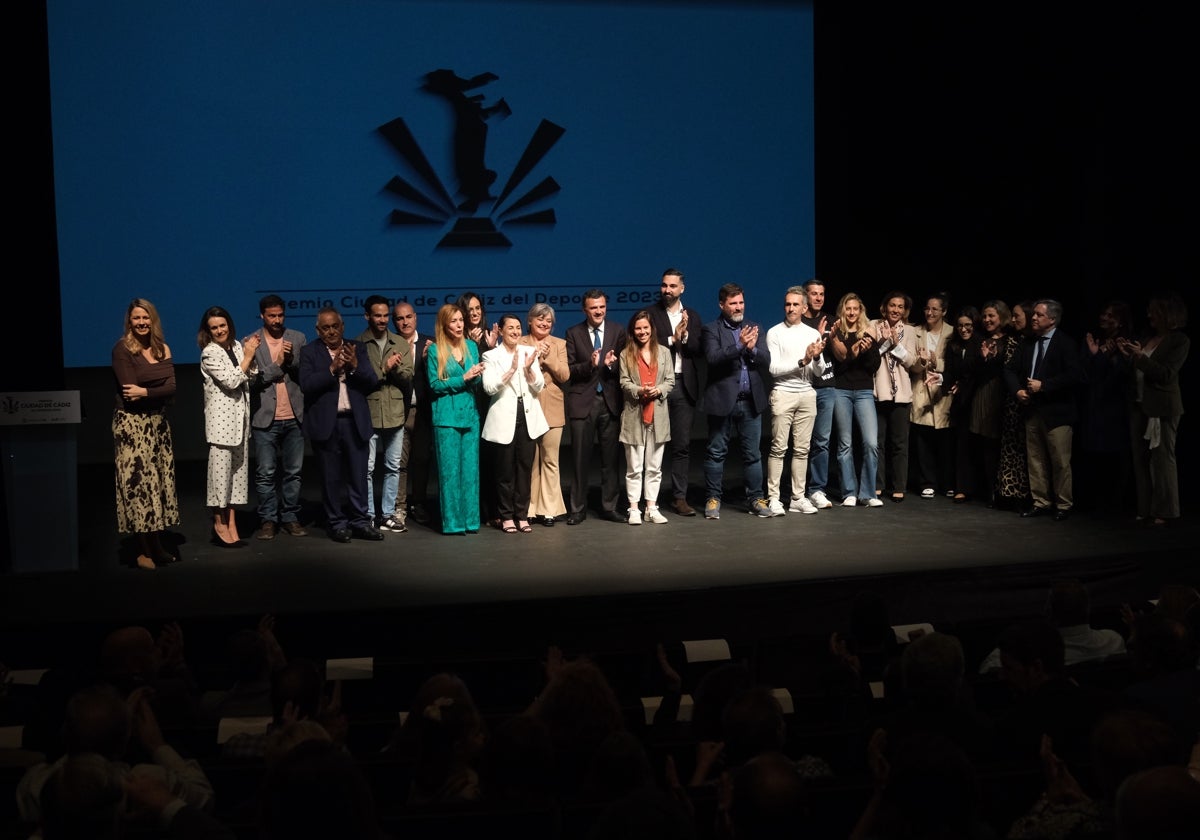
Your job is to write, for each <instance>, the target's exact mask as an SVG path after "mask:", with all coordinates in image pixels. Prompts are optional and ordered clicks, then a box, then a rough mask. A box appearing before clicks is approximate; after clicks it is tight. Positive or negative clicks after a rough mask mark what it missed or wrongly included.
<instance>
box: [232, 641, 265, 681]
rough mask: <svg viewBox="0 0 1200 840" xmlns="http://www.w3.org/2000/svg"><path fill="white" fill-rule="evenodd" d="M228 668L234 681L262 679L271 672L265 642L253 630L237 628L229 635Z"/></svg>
mask: <svg viewBox="0 0 1200 840" xmlns="http://www.w3.org/2000/svg"><path fill="white" fill-rule="evenodd" d="M227 649H228V651H229V659H228V663H229V670H230V675H231V676H232V677H233V679H234V681H235V682H239V683H248V682H254V681H256V680H264V679H266V678H267V677H268V676H269V675H270V673H271V667H270V658H269V657H268V655H267V644H266V642H265V641H263V637H262V636H261V635H259V634H258V633H257V632H255V631H254V630H238V631H237V632H236V633H234V634H233V635H231V636H230V637H229V641H228V644H227Z"/></svg>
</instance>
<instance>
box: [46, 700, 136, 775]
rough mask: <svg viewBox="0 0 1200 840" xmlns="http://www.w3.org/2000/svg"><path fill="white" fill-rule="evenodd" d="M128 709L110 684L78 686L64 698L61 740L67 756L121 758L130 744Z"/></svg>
mask: <svg viewBox="0 0 1200 840" xmlns="http://www.w3.org/2000/svg"><path fill="white" fill-rule="evenodd" d="M130 726H131V722H130V714H129V708H128V706H126V704H125V701H124V700H122V699H121V695H120V694H118V693H117V690H116V689H115V688H114V687H112V686H111V685H94V686H89V687H88V688H84V689H81V690H79V691H77V692H75V694H74V695H72V697H71V699H70V700H68V701H67V710H66V717H65V719H64V721H63V741H64V746H65V747H66V750H67V754H68V755H78V754H80V753H96V754H98V755H101V756H103V757H105V758H107V759H117V758H120V757H121V756H122V755H123V754H124V753H125V749H126V747H128V745H129V736H130Z"/></svg>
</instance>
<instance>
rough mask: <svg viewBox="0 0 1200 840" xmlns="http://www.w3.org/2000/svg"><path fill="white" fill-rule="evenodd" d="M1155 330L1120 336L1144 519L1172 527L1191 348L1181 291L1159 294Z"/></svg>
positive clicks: (1152, 311)
mask: <svg viewBox="0 0 1200 840" xmlns="http://www.w3.org/2000/svg"><path fill="white" fill-rule="evenodd" d="M1147 315H1148V317H1149V318H1150V329H1151V331H1152V332H1151V334H1150V336H1149V337H1148V338H1147V339H1146V340H1145V341H1144V342H1137V341H1129V340H1128V339H1122V338H1118V339H1117V349H1118V350H1119V351H1120V353H1121V355H1123V356H1124V357H1125V358H1126V359H1127V360H1128V363H1129V364H1130V366H1131V368H1132V376H1131V377H1130V379H1129V396H1130V402H1131V406H1130V411H1129V430H1130V437H1131V441H1132V444H1133V475H1134V481H1135V486H1136V487H1137V506H1138V510H1137V516H1138V519H1139V520H1141V521H1143V522H1146V523H1148V524H1151V525H1166V524H1167V523H1169V522H1174V521H1175V520H1177V519H1178V518H1179V476H1178V472H1177V469H1176V464H1175V439H1176V436H1177V435H1178V433H1179V420H1180V418H1181V417H1182V416H1183V395H1182V393H1181V392H1180V390H1179V371H1180V370H1181V369H1182V368H1183V363H1184V362H1185V361H1187V356H1188V350H1189V349H1190V347H1191V342H1190V341H1189V339H1188V337H1187V334H1186V333H1184V332H1183V328H1184V327H1186V326H1187V304H1185V303H1184V302H1183V298H1181V297H1180V296H1179V295H1177V294H1174V293H1171V294H1159V295H1155V296H1154V297H1153V298H1151V299H1150V305H1149V307H1148V308H1147Z"/></svg>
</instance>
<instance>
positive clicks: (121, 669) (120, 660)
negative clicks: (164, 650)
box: [100, 627, 158, 694]
mask: <svg viewBox="0 0 1200 840" xmlns="http://www.w3.org/2000/svg"><path fill="white" fill-rule="evenodd" d="M157 671H158V652H157V648H156V646H155V644H154V637H153V636H151V635H150V631H149V630H147V629H146V628H145V627H122V628H121V629H119V630H114V631H113V632H111V633H109V634H108V636H107V637H106V638H105V639H104V643H103V644H102V645H101V647H100V673H101V675H102V676H103V678H104V679H105V680H106V681H108V682H110V683H112V684H113V685H115V686H116V687H117V689H118V690H119V691H120V692H121V693H122V694H128V693H129V692H130V691H132V690H133V689H134V688H137V687H138V686H140V685H144V684H145V683H146V681H147V680H150V679H152V678H153V677H154V675H155V674H156V672H157Z"/></svg>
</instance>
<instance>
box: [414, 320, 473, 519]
mask: <svg viewBox="0 0 1200 840" xmlns="http://www.w3.org/2000/svg"><path fill="white" fill-rule="evenodd" d="M425 364H426V370H427V371H428V373H429V395H430V398H431V400H430V401H431V403H432V405H431V409H432V411H433V442H434V448H435V449H436V450H437V458H438V495H439V497H440V501H441V507H442V533H443V534H464V533H465V534H474V533H476V532H477V531H478V530H479V409H478V408H477V407H476V404H475V394H476V392H477V391H478V390H479V386H480V383H481V380H482V376H483V363H482V362H481V361H479V355H478V350H477V348H476V345H475V342H473V341H467V340H466V338H465V331H464V329H463V313H462V309H460V308H459V307H458V306H456V305H455V304H452V303H447V304H445V305H444V306H443V307H442V308H441V309H439V310H438V314H437V327H436V330H435V332H434V343H433V344H431V345H430V347H429V350H428V351H427V352H426V354H425Z"/></svg>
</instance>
